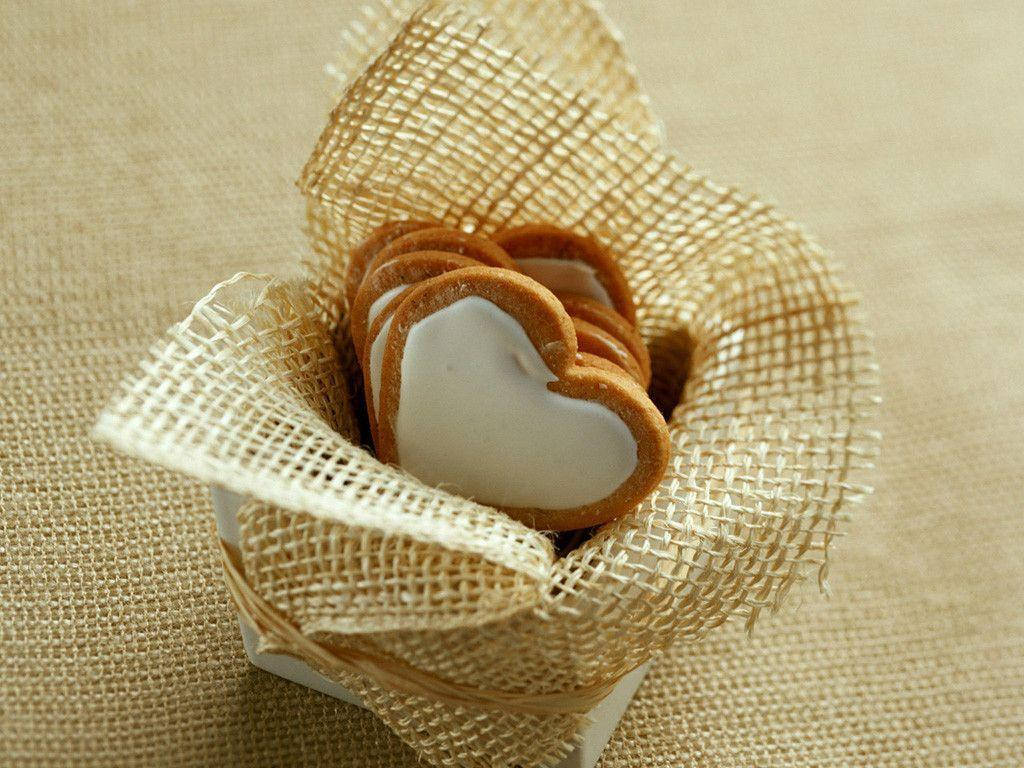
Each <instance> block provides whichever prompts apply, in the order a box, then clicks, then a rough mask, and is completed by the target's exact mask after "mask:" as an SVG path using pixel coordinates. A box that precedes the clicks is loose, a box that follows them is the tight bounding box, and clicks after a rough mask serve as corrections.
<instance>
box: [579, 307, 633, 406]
mask: <svg viewBox="0 0 1024 768" xmlns="http://www.w3.org/2000/svg"><path fill="white" fill-rule="evenodd" d="M563 306H564V305H563ZM569 317H570V318H571V319H572V325H573V328H574V329H575V331H576V346H577V348H578V349H579V351H580V352H587V353H589V354H591V355H596V356H597V357H602V358H604V359H605V360H607V361H608V362H610V363H613V364H615V365H616V366H617V367H618V368H619V370H621V371H624V372H625V373H627V374H628V375H629V377H630V378H631V379H633V380H634V381H635V382H636V383H637V384H639V385H640V386H641V387H643V386H645V385H646V383H647V382H645V381H644V380H643V373H642V372H641V371H640V364H639V363H638V362H637V361H636V358H635V357H633V355H632V354H630V351H629V350H628V349H626V345H625V344H623V343H622V342H621V341H619V340H618V339H617V338H615V337H614V336H612V335H611V334H610V333H608V331H606V330H604V329H602V328H598V327H597V326H596V325H594V324H593V323H588V322H587V321H586V320H580V319H579V318H578V317H573V316H572V315H569Z"/></svg>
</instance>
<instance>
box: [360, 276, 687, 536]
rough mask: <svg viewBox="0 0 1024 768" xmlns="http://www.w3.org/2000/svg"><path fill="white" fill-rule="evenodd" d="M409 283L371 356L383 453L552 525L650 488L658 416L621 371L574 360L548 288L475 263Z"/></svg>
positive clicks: (429, 478)
mask: <svg viewBox="0 0 1024 768" xmlns="http://www.w3.org/2000/svg"><path fill="white" fill-rule="evenodd" d="M407 290H408V292H407V293H405V294H403V296H402V298H401V300H400V302H399V303H398V306H397V308H396V309H395V310H394V314H393V315H392V316H391V317H390V320H391V325H390V329H389V331H388V334H387V338H386V343H385V346H384V349H383V354H382V359H381V374H380V384H379V389H378V392H377V398H378V400H379V418H378V423H377V433H378V434H377V449H378V455H379V457H380V458H381V460H383V461H387V462H392V463H395V464H398V465H400V466H402V467H403V468H404V469H406V470H407V471H409V472H411V473H412V474H414V475H416V476H418V477H419V478H420V479H422V480H424V481H425V482H428V483H431V484H433V485H439V486H441V487H446V488H450V489H451V490H453V491H455V492H457V493H461V494H463V495H465V496H468V497H471V498H474V499H476V500H478V501H480V502H482V503H486V504H491V505H493V506H496V507H499V508H501V509H503V510H505V511H506V512H508V513H509V514H510V515H512V516H513V517H516V518H517V519H520V520H522V521H524V522H526V523H528V524H530V525H533V526H535V527H537V528H541V529H548V530H567V529H571V528H579V527H585V526H589V525H594V524H597V523H601V522H604V521H606V520H609V519H612V518H614V517H616V516H618V515H621V514H623V513H625V512H627V511H628V510H630V509H631V508H633V507H634V506H635V505H636V504H637V503H639V502H640V501H641V500H642V499H643V498H644V497H645V496H646V495H647V494H648V493H650V491H651V490H652V489H653V488H654V487H655V486H656V485H657V483H658V482H659V480H660V479H661V476H662V474H663V472H664V470H665V466H666V464H667V462H668V457H669V441H668V430H667V428H666V426H665V421H664V419H663V418H662V417H661V414H660V413H659V412H658V410H657V409H656V408H655V407H654V405H653V404H652V403H651V401H650V400H649V399H648V397H647V395H646V393H645V392H644V391H643V390H642V389H641V388H640V387H639V386H638V385H637V384H636V383H634V382H633V381H631V380H630V379H629V378H628V377H627V376H626V375H625V374H616V373H613V372H610V371H608V370H602V369H601V368H598V367H593V366H586V365H579V364H578V362H577V345H576V335H575V332H574V329H573V324H572V321H571V319H570V318H569V316H568V315H567V314H566V312H565V310H564V309H563V308H562V305H561V303H560V302H559V301H558V299H557V298H555V296H554V294H552V293H551V292H550V291H548V290H546V289H545V288H544V287H543V286H541V285H539V284H538V283H536V282H535V281H534V280H531V279H530V278H528V277H526V276H523V275H519V274H516V273H514V272H509V271H508V270H496V269H489V268H484V267H470V268H467V269H460V270H458V271H455V272H449V273H447V274H443V275H440V276H438V277H434V278H432V279H429V280H426V281H424V282H422V283H420V284H419V285H417V286H415V287H412V288H409V289H407Z"/></svg>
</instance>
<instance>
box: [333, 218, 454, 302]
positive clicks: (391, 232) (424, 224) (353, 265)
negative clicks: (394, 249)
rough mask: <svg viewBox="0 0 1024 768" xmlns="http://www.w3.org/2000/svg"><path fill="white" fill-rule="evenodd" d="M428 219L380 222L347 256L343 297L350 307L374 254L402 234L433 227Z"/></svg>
mask: <svg viewBox="0 0 1024 768" xmlns="http://www.w3.org/2000/svg"><path fill="white" fill-rule="evenodd" d="M434 226H436V225H435V224H431V223H430V222H429V221H389V222H386V223H384V224H381V225H380V226H379V227H377V228H376V229H375V230H373V232H371V233H370V236H369V237H367V238H366V239H365V240H364V241H363V242H362V243H360V245H359V247H357V248H355V249H354V250H353V251H352V253H351V254H350V256H349V260H348V267H347V268H346V269H345V299H346V300H347V301H348V306H349V308H350V309H351V307H352V302H353V301H355V298H356V291H358V290H359V286H360V284H362V282H363V275H364V274H365V273H366V267H367V266H368V265H369V263H370V261H371V260H372V259H373V257H374V256H376V255H377V253H378V252H379V251H380V250H381V249H382V248H385V247H387V245H388V244H389V243H390V242H391V241H392V240H396V239H397V238H399V237H401V236H402V235H407V234H409V233H410V232H415V231H416V230H418V229H427V228H429V227H434Z"/></svg>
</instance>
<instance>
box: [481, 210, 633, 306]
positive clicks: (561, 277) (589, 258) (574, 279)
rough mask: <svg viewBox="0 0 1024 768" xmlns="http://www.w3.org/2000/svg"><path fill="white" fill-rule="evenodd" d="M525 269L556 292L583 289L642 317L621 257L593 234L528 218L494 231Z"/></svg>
mask: <svg viewBox="0 0 1024 768" xmlns="http://www.w3.org/2000/svg"><path fill="white" fill-rule="evenodd" d="M493 240H494V242H496V243H497V244H498V245H500V246H501V247H502V248H504V249H505V251H506V252H507V253H508V255H509V256H511V257H512V259H513V260H514V261H515V262H516V266H518V267H519V270H520V271H521V272H523V273H524V274H526V275H529V276H530V277H532V278H534V279H535V280H537V281H538V282H539V283H541V284H543V285H544V286H545V287H546V288H548V289H550V290H552V291H555V292H567V293H578V294H580V295H582V296H589V297H590V298H592V299H596V300H597V301H600V302H601V303H602V304H606V305H607V306H609V307H611V308H612V309H614V310H615V311H616V312H618V313H619V314H620V315H622V316H623V317H624V318H626V320H628V321H629V322H630V323H635V322H636V308H635V307H634V305H633V293H632V291H631V290H630V288H629V283H627V282H626V277H625V275H623V274H622V270H621V269H620V268H619V265H618V263H617V262H616V261H615V257H614V256H613V255H612V254H611V252H610V251H608V250H607V249H606V248H604V247H603V246H602V245H601V244H600V243H598V242H597V241H596V240H595V239H594V238H592V237H584V236H582V235H577V234H575V233H573V232H569V231H568V230H565V229H561V228H559V227H555V226H553V225H551V224H527V225H525V226H521V227H515V228H514V229H507V230H505V231H503V232H498V233H497V234H495V235H494V236H493Z"/></svg>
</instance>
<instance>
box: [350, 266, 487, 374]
mask: <svg viewBox="0 0 1024 768" xmlns="http://www.w3.org/2000/svg"><path fill="white" fill-rule="evenodd" d="M475 266H480V262H478V261H476V260H475V259H471V258H469V257H468V256H459V255H458V254H455V253H446V252H442V251H419V252H416V253H404V254H402V255H400V256H395V257H394V258H392V259H390V260H389V261H388V262H386V263H384V264H380V265H378V266H376V267H374V268H372V269H371V270H370V271H368V272H367V275H366V277H365V278H364V279H363V284H362V285H361V286H359V290H358V291H357V292H356V297H355V301H354V302H353V303H352V311H351V312H350V313H349V331H350V333H351V335H352V345H353V346H354V347H355V350H356V354H357V355H359V357H360V359H362V355H363V347H364V346H365V343H366V330H367V327H368V326H369V324H370V323H371V322H372V321H373V318H374V316H375V315H376V314H377V312H378V311H380V310H381V309H382V308H383V307H384V305H385V304H386V303H387V302H388V301H389V300H390V299H391V298H392V297H393V296H396V295H397V294H398V293H400V292H401V290H402V289H403V288H406V287H408V286H410V285H413V284H414V283H418V282H419V281H420V280H425V279H426V278H428V277H435V276H437V275H440V274H441V273H442V272H450V271H451V270H453V269H461V268H463V267H475Z"/></svg>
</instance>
